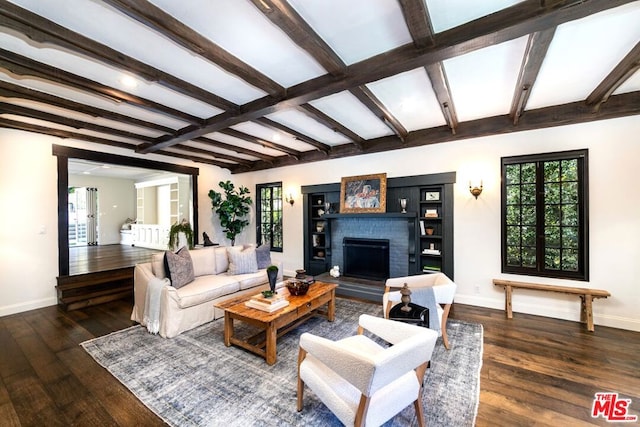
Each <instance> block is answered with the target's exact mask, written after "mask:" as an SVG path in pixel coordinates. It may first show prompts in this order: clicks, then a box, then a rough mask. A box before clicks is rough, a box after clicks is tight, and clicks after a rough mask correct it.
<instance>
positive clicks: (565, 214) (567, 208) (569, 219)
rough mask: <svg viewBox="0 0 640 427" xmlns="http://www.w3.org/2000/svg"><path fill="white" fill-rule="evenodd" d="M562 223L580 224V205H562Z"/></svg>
mask: <svg viewBox="0 0 640 427" xmlns="http://www.w3.org/2000/svg"><path fill="white" fill-rule="evenodd" d="M562 225H570V226H577V225H578V205H562Z"/></svg>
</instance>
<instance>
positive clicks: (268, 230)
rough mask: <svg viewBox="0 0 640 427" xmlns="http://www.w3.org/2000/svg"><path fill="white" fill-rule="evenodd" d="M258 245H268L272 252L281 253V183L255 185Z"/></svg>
mask: <svg viewBox="0 0 640 427" xmlns="http://www.w3.org/2000/svg"><path fill="white" fill-rule="evenodd" d="M256 194H257V198H258V200H257V204H256V206H257V207H258V225H257V232H256V240H257V243H258V245H262V244H269V245H270V246H271V250H272V251H274V252H282V183H281V182H274V183H271V184H258V185H256Z"/></svg>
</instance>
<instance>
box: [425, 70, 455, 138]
mask: <svg viewBox="0 0 640 427" xmlns="http://www.w3.org/2000/svg"><path fill="white" fill-rule="evenodd" d="M425 69H426V71H427V75H428V76H429V80H431V87H433V92H434V93H435V95H436V99H437V100H438V105H439V106H440V110H441V111H442V115H443V116H444V120H445V121H446V122H447V126H449V129H451V132H452V133H453V134H455V133H456V128H457V127H458V113H456V108H455V105H454V104H453V98H452V97H451V88H450V87H449V80H448V79H447V74H446V72H445V70H444V65H443V64H442V62H436V63H435V64H431V65H427V66H426V67H425Z"/></svg>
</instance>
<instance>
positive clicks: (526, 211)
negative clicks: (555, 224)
mask: <svg viewBox="0 0 640 427" xmlns="http://www.w3.org/2000/svg"><path fill="white" fill-rule="evenodd" d="M522 223H523V224H526V225H533V226H535V225H536V207H535V206H523V207H522Z"/></svg>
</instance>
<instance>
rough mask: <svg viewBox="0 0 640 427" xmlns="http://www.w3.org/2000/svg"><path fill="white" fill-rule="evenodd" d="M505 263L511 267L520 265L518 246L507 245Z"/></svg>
mask: <svg viewBox="0 0 640 427" xmlns="http://www.w3.org/2000/svg"><path fill="white" fill-rule="evenodd" d="M507 264H508V265H510V266H512V267H520V265H521V264H522V260H521V258H520V246H507Z"/></svg>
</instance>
